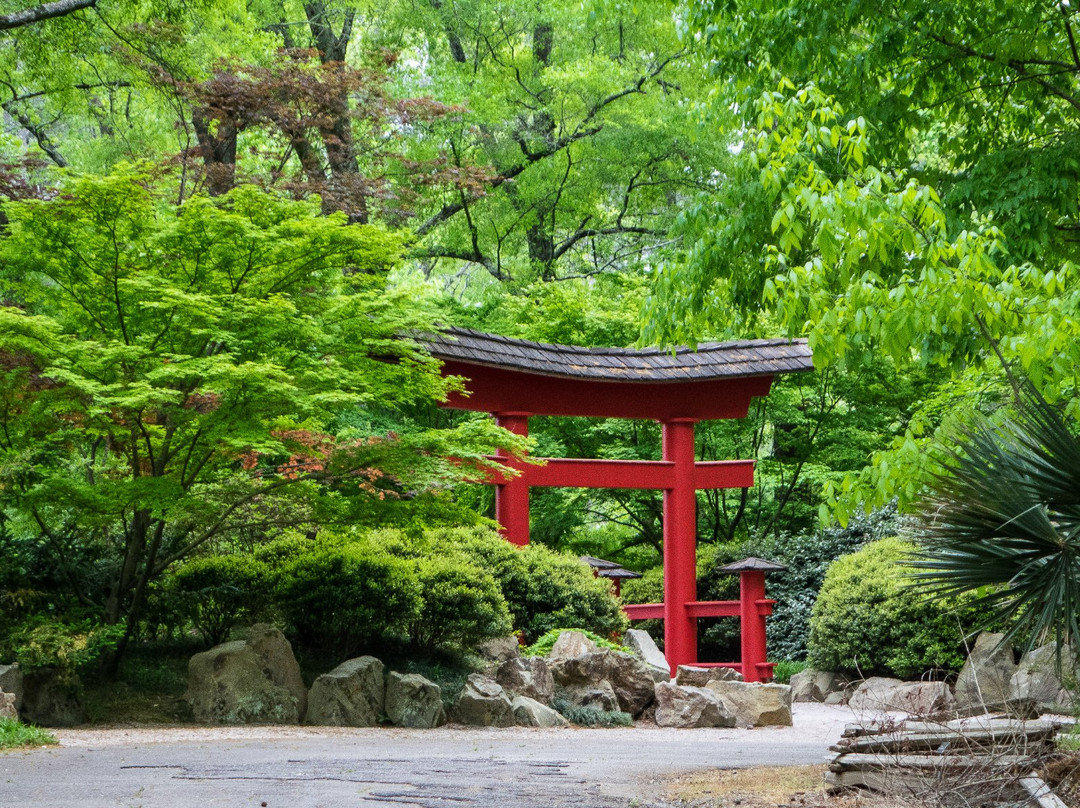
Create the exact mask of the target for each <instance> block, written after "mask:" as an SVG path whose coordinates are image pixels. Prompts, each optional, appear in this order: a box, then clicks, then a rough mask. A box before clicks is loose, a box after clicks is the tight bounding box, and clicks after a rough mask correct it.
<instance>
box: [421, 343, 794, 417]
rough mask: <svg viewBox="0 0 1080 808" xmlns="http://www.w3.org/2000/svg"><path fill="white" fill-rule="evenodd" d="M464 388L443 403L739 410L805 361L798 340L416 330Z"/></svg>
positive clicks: (604, 413) (536, 409)
mask: <svg viewBox="0 0 1080 808" xmlns="http://www.w3.org/2000/svg"><path fill="white" fill-rule="evenodd" d="M424 342H425V343H426V346H427V348H428V350H429V351H430V353H431V354H432V355H433V356H435V357H436V358H438V359H441V360H442V361H443V363H444V372H445V373H448V374H453V375H456V376H464V377H466V378H467V379H468V380H469V381H468V382H467V383H466V388H467V389H468V391H469V393H468V395H462V394H453V395H452V396H451V398H450V400H449V402H448V406H451V407H454V408H457V409H468V410H479V411H483V412H502V413H512V412H517V413H527V414H530V415H588V416H598V417H611V418H651V419H657V420H669V419H672V418H693V419H714V418H741V417H744V416H745V415H746V412H747V410H748V408H749V405H750V399H751V398H752V397H754V396H762V395H766V394H767V393H768V392H769V387H770V386H771V384H772V380H773V377H774V376H776V375H778V374H783V373H801V372H806V371H810V370H813V369H814V364H813V358H812V355H811V352H810V348H809V346H808V345H807V343H806V340H781V339H767V340H741V341H737V342H710V343H704V344H701V345H699V346H698V347H697V349H696V350H695V349H691V348H677V349H675V350H674V351H666V350H663V349H660V348H645V349H641V350H635V349H631V348H582V347H579V346H575V345H552V344H547V343H541V342H531V341H529V340H519V339H512V338H510V337H502V336H498V335H495V334H485V333H483V332H480V331H473V330H471V329H465V328H451V329H448V330H446V331H445V332H443V333H442V334H439V335H436V336H431V337H428V338H426V339H425V340H424Z"/></svg>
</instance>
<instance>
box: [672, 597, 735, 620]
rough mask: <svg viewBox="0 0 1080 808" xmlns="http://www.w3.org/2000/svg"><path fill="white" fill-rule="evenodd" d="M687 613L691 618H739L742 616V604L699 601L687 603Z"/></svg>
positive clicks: (726, 601) (724, 601) (722, 601)
mask: <svg viewBox="0 0 1080 808" xmlns="http://www.w3.org/2000/svg"><path fill="white" fill-rule="evenodd" d="M686 612H687V614H689V615H690V616H691V617H738V616H739V615H741V614H742V603H741V602H740V601H737V600H698V601H694V602H693V603H687V604H686Z"/></svg>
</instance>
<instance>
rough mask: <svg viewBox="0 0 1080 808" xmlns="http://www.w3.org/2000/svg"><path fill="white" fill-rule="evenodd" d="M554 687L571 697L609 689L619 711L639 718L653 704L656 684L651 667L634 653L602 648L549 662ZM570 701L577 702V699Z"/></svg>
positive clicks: (573, 698) (572, 698) (576, 697)
mask: <svg viewBox="0 0 1080 808" xmlns="http://www.w3.org/2000/svg"><path fill="white" fill-rule="evenodd" d="M550 668H551V674H552V676H553V677H554V680H555V684H556V685H558V686H559V687H560V688H561V689H563V690H566V691H568V692H570V693H571V694H573V693H575V692H577V691H583V690H592V689H597V688H600V689H603V688H602V687H601V685H602V684H603V683H606V684H607V685H608V689H610V690H611V692H613V693H614V694H615V698H616V701H617V702H618V707H617V708H616V709H619V710H622V711H624V712H627V713H630V715H633V716H637V715H640V714H641V712H642V710H644V709H645V708H646V707H648V706H649V704H650V703H652V700H653V697H654V690H653V689H654V687H655V685H656V682H655V680H654V679H653V676H652V673H651V672H650V671H649V668H648V666H647V665H646V664H645V663H644V662H642V661H641V660H640V659H638V658H637V657H635V656H634V655H633V654H627V653H623V652H622V651H611V650H608V649H602V650H598V651H590V652H586V653H583V654H580V655H578V656H574V657H571V658H568V659H557V660H554V661H552V662H551V663H550ZM571 700H572V701H574V702H575V703H577V702H578V701H579V698H578V696H576V695H572V696H571Z"/></svg>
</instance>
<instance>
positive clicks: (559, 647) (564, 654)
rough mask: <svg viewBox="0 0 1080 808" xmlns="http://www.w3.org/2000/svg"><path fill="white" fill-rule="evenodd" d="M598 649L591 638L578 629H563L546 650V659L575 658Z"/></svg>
mask: <svg viewBox="0 0 1080 808" xmlns="http://www.w3.org/2000/svg"><path fill="white" fill-rule="evenodd" d="M597 650H599V649H598V648H597V646H596V643H594V642H593V641H592V640H590V639H589V638H588V637H586V636H585V635H584V634H582V633H581V632H580V631H564V632H563V633H562V634H560V635H559V638H558V639H557V640H555V644H554V645H553V646H551V651H549V652H548V659H553V660H554V659H575V658H576V657H579V656H583V655H585V654H591V653H593V652H595V651H597Z"/></svg>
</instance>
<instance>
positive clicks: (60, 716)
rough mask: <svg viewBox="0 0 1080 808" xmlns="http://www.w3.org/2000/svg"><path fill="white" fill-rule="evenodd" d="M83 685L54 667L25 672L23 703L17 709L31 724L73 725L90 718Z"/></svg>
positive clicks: (47, 725) (21, 716)
mask: <svg viewBox="0 0 1080 808" xmlns="http://www.w3.org/2000/svg"><path fill="white" fill-rule="evenodd" d="M79 696H80V694H79V687H78V684H77V683H76V682H73V681H72V680H71V678H70V677H68V676H65V675H64V674H62V673H61V672H60V671H58V670H55V669H53V668H38V669H36V670H32V671H30V672H28V673H26V674H24V675H23V697H22V703H21V704H20V705H19V706H18V707H17V708H16V709H17V710H18V712H19V716H20V718H21V719H22V720H23V721H25V722H26V723H27V724H36V725H37V726H39V727H73V726H75V725H76V724H81V723H82V722H83V721H84V720H85V719H86V713H85V711H84V709H83V704H82V700H81V699H80V697H79Z"/></svg>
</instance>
